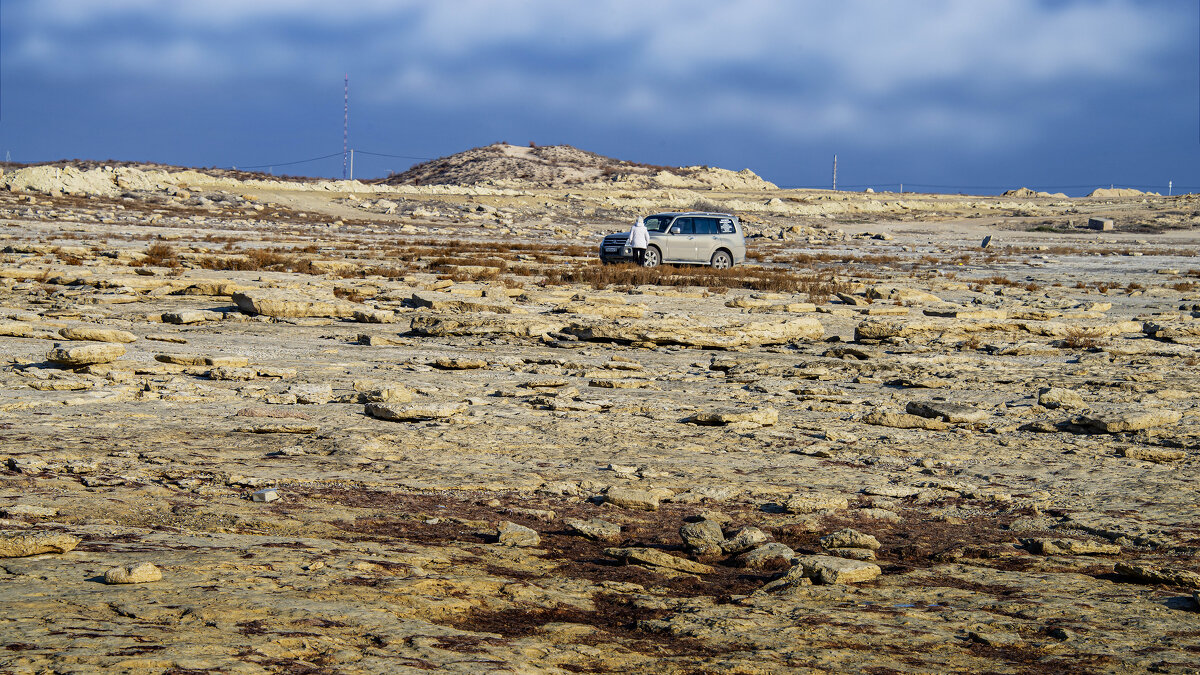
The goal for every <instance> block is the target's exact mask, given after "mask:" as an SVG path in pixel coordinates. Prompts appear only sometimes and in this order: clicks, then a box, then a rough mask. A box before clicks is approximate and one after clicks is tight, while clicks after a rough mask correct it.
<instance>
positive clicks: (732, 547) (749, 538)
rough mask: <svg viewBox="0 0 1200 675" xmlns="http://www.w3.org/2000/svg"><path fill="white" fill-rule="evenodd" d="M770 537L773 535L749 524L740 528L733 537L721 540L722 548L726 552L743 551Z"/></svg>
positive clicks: (764, 541) (763, 542)
mask: <svg viewBox="0 0 1200 675" xmlns="http://www.w3.org/2000/svg"><path fill="white" fill-rule="evenodd" d="M770 539H771V535H769V534H767V533H766V532H763V531H762V530H760V529H758V528H757V527H754V526H753V525H748V526H746V527H743V528H742V529H740V530H738V531H737V532H736V533H735V534H734V535H733V536H732V537H730V538H728V539H726V540H725V541H723V542H721V550H723V551H725V552H726V553H742V552H744V551H749V550H750V549H752V548H754V547H756V546H759V545H760V544H765V543H766V542H767V541H769V540H770Z"/></svg>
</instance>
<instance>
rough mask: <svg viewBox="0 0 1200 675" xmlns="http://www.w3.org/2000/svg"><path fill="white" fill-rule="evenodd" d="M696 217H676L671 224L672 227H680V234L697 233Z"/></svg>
mask: <svg viewBox="0 0 1200 675" xmlns="http://www.w3.org/2000/svg"><path fill="white" fill-rule="evenodd" d="M694 220H695V218H676V219H675V222H674V223H672V224H671V229H672V230H674V229H675V228H679V234H695V232H696V224H695V223H694V222H693V221H694Z"/></svg>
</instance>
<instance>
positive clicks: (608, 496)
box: [604, 487, 659, 511]
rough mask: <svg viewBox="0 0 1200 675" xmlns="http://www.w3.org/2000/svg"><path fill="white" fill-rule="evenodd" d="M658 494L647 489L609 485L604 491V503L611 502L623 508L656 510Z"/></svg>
mask: <svg viewBox="0 0 1200 675" xmlns="http://www.w3.org/2000/svg"><path fill="white" fill-rule="evenodd" d="M658 501H659V496H658V495H657V494H655V493H653V492H650V491H648V490H636V489H633V488H626V487H610V488H609V489H608V491H607V492H605V493H604V503H606V504H612V505H613V506H617V507H620V508H623V509H637V510H641V511H657V510H658Z"/></svg>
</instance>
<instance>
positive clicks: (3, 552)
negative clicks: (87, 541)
mask: <svg viewBox="0 0 1200 675" xmlns="http://www.w3.org/2000/svg"><path fill="white" fill-rule="evenodd" d="M78 545H79V537H73V536H71V535H69V534H60V533H58V532H5V533H0V558H24V557H25V556H31V555H38V554H40V553H66V552H67V551H70V550H72V549H74V548H75V547H76V546H78Z"/></svg>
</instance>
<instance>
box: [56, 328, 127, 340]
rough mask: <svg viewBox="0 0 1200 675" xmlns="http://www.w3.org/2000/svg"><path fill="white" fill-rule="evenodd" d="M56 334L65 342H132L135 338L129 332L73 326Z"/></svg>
mask: <svg viewBox="0 0 1200 675" xmlns="http://www.w3.org/2000/svg"><path fill="white" fill-rule="evenodd" d="M58 334H59V335H61V336H62V337H63V339H65V340H83V341H86V342H118V343H120V342H124V343H128V342H133V341H134V340H137V336H136V335H134V334H133V333H130V332H129V331H124V330H116V329H115V328H95V327H91V326H75V327H72V328H63V329H62V330H60V331H58Z"/></svg>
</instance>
